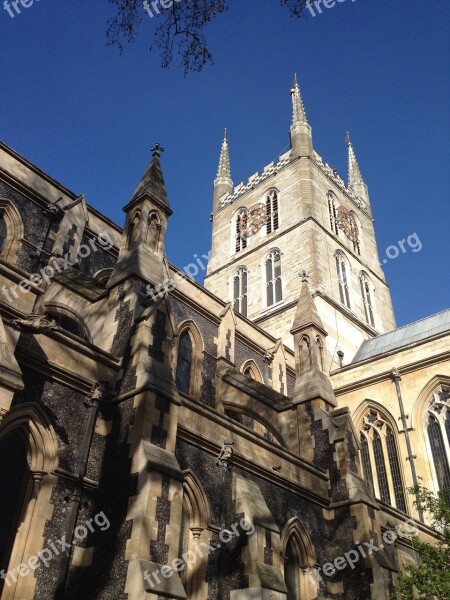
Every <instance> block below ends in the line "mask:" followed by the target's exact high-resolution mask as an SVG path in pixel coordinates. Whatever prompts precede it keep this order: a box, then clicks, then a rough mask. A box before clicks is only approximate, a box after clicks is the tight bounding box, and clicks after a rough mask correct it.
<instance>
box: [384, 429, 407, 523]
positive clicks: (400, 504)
mask: <svg viewBox="0 0 450 600" xmlns="http://www.w3.org/2000/svg"><path fill="white" fill-rule="evenodd" d="M386 448H387V452H388V459H389V466H390V468H391V476H392V484H393V486H394V496H395V503H396V505H397V508H398V509H399V510H401V511H403V512H406V502H405V494H404V492H403V483H402V477H401V474H400V465H399V462H398V454H397V448H396V447H395V439H394V435H393V433H392V431H391V430H390V429H388V432H387V435H386Z"/></svg>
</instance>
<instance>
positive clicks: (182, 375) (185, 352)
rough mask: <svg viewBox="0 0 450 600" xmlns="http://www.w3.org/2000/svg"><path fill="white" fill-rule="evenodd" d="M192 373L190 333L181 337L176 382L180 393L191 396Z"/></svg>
mask: <svg viewBox="0 0 450 600" xmlns="http://www.w3.org/2000/svg"><path fill="white" fill-rule="evenodd" d="M191 371H192V341H191V336H190V335H189V332H188V331H183V333H182V334H181V335H180V342H179V345H178V360H177V372H176V378H175V382H176V385H177V388H178V389H179V390H180V392H184V393H185V394H189V391H190V384H191Z"/></svg>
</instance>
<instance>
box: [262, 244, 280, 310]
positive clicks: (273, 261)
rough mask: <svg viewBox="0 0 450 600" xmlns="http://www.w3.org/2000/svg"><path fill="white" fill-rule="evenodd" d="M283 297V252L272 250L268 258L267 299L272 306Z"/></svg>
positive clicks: (268, 304)
mask: <svg viewBox="0 0 450 600" xmlns="http://www.w3.org/2000/svg"><path fill="white" fill-rule="evenodd" d="M282 299H283V290H282V280H281V253H280V251H279V250H272V251H271V252H270V254H269V255H268V257H267V258H266V300H267V306H272V304H276V303H277V302H280V301H281V300H282Z"/></svg>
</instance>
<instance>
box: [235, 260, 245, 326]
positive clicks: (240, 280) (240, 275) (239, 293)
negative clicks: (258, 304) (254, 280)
mask: <svg viewBox="0 0 450 600" xmlns="http://www.w3.org/2000/svg"><path fill="white" fill-rule="evenodd" d="M247 279H248V271H247V268H246V267H240V268H239V269H238V270H237V271H236V273H235V275H234V277H233V308H234V310H235V311H236V312H239V313H241V315H242V316H244V317H246V316H247Z"/></svg>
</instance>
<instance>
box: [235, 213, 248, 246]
mask: <svg viewBox="0 0 450 600" xmlns="http://www.w3.org/2000/svg"><path fill="white" fill-rule="evenodd" d="M246 227H247V209H246V208H241V209H240V210H238V212H237V213H236V225H235V251H236V252H240V251H241V250H245V248H247V237H246V236H245V235H243V233H242V232H243V231H244V229H245V228H246Z"/></svg>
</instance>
